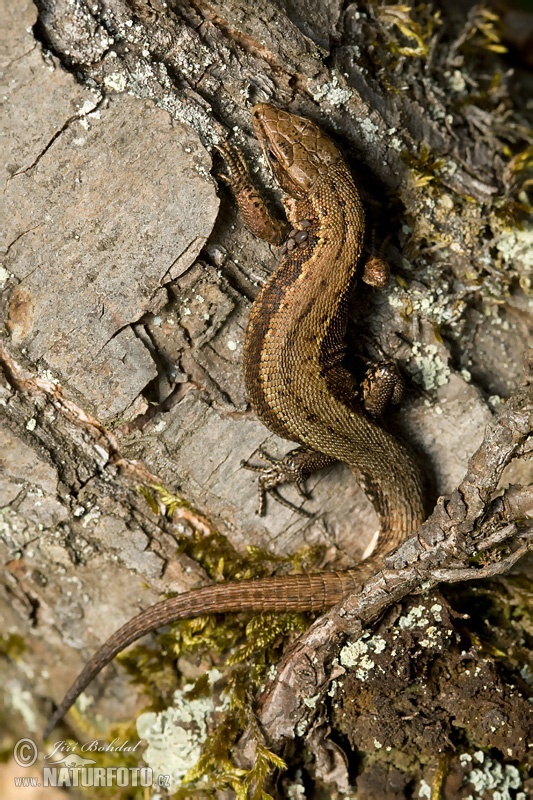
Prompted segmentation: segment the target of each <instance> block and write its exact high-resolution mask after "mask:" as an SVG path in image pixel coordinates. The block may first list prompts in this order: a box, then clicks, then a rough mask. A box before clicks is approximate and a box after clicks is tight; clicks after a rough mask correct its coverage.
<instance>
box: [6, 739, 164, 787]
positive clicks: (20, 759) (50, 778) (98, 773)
mask: <svg viewBox="0 0 533 800" xmlns="http://www.w3.org/2000/svg"><path fill="white" fill-rule="evenodd" d="M117 742H118V739H115V740H113V742H111V743H109V744H102V743H101V742H100V741H99V740H95V741H93V742H86V743H85V744H83V745H79V744H78V743H77V742H74V743H67V742H65V741H60V742H56V744H55V746H54V748H53V750H52V752H51V753H49V754H47V755H45V756H44V764H43V767H42V778H41V780H40V781H39V778H37V777H35V776H31V777H29V776H17V777H15V778H14V782H15V786H20V787H23V786H25V787H27V786H33V787H38V786H54V787H60V788H63V787H83V788H88V787H89V788H90V787H98V788H100V787H114V786H116V787H120V788H123V787H128V786H133V787H136V786H142V787H148V786H154V785H156V784H157V785H158V786H168V785H169V780H170V779H169V776H168V775H159V776H158V779H157V781H156V782H154V775H153V770H152V769H151V768H150V767H98V766H94V765H95V764H96V761H95V759H94V758H90V757H89V758H87V757H86V756H83V755H81V754H80V753H79V752H76V751H77V750H81V751H84V752H89V753H90V752H110V751H111V752H113V751H114V752H116V751H119V752H132V751H135V750H136V749H137V748H138V747H139V745H140V744H141V742H140V741H139V742H137V744H136V745H129V743H128V742H125V743H123V744H120V743H119V744H117ZM13 757H14V759H15V762H16V763H17V764H18V766H19V767H22V768H23V769H28V768H29V767H32V766H33V765H34V764H35V763H36V761H37V758H38V757H39V750H38V747H37V745H36V743H35V742H34V741H33V739H28V738H25V739H19V741H18V742H17V743H16V745H15V747H14V748H13Z"/></svg>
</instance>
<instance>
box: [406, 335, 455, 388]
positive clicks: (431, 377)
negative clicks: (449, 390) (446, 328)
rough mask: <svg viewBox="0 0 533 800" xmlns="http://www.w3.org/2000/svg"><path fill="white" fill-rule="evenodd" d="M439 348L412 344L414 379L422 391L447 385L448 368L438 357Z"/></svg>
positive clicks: (430, 345)
mask: <svg viewBox="0 0 533 800" xmlns="http://www.w3.org/2000/svg"><path fill="white" fill-rule="evenodd" d="M438 352H439V348H438V347H437V345H435V344H422V343H421V342H414V344H413V347H412V350H411V359H412V364H413V365H414V367H415V378H416V380H417V381H418V383H420V384H422V386H423V387H424V389H427V390H430V389H438V387H439V386H444V385H445V384H447V383H448V380H449V377H450V368H449V366H448V364H445V363H444V361H443V360H442V358H441V357H440V356H439V355H438Z"/></svg>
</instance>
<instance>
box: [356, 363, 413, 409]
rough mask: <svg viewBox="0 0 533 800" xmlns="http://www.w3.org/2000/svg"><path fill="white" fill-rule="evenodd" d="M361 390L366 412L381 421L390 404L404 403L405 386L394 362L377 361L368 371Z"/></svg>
mask: <svg viewBox="0 0 533 800" xmlns="http://www.w3.org/2000/svg"><path fill="white" fill-rule="evenodd" d="M361 389H362V393H363V404H364V407H365V411H366V412H367V414H370V416H371V417H374V418H375V419H379V417H382V416H383V414H384V412H385V409H386V408H387V406H388V405H389V403H394V404H396V403H400V402H401V401H402V399H403V396H404V392H405V384H404V381H403V378H402V376H401V374H400V370H399V369H398V367H397V366H396V364H395V363H394V361H377V362H376V363H374V364H372V365H371V366H370V367H369V368H368V369H367V371H366V374H365V377H364V380H363V383H362V385H361Z"/></svg>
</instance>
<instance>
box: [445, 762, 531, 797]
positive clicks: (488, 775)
mask: <svg viewBox="0 0 533 800" xmlns="http://www.w3.org/2000/svg"><path fill="white" fill-rule="evenodd" d="M479 753H481V756H482V757H483V761H482V766H480V767H474V769H472V770H471V771H470V772H469V773H468V774H467V775H466V776H465V783H470V784H472V786H473V787H474V791H475V794H470V795H468V797H466V798H465V799H464V800H485V798H487V800H488V798H491V800H512V798H513V797H515V798H516V800H526V795H525V794H524V792H518V793H517V794H514V791H516V789H520V787H521V786H522V781H521V779H520V773H519V772H518V770H517V768H516V767H514V766H513V765H512V764H500V763H499V761H495V760H494V759H492V758H490V756H487V755H485V754H484V753H482V752H481V751H479ZM479 753H474V758H475V760H476V761H478V762H479ZM466 756H468V754H466V753H465V754H464V755H463V756H460V757H459V760H460V761H461V763H462V764H463V766H468V765H469V763H472V758H471V756H468V758H466ZM511 790H513V794H511ZM488 792H491V794H488Z"/></svg>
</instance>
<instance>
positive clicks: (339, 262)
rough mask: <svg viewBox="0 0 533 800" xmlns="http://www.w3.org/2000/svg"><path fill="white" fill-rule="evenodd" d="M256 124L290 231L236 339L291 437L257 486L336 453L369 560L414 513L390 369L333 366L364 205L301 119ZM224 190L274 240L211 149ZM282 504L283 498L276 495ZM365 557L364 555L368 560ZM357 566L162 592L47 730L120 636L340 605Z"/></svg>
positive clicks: (271, 115) (361, 269) (334, 154)
mask: <svg viewBox="0 0 533 800" xmlns="http://www.w3.org/2000/svg"><path fill="white" fill-rule="evenodd" d="M253 124H254V129H255V132H256V134H257V137H258V139H259V142H260V144H261V146H262V149H263V152H264V154H265V156H266V158H267V159H268V161H269V163H270V166H271V169H272V171H273V173H274V177H275V178H276V180H277V182H278V184H279V185H280V187H281V189H282V191H283V196H284V205H285V209H286V212H287V217H288V220H289V222H290V223H291V225H292V230H291V231H290V232H289V234H288V238H287V239H286V242H285V244H284V246H283V248H282V253H281V261H280V265H279V268H278V270H277V271H276V272H275V273H274V275H273V276H272V277H271V278H270V280H269V281H268V282H267V283H266V284H265V286H264V287H263V289H262V290H261V291H260V293H259V295H258V297H257V299H256V300H255V302H254V304H253V306H252V310H251V313H250V321H249V324H248V329H247V333H246V340H245V346H244V355H243V361H244V377H245V383H246V389H247V393H248V398H249V400H250V403H251V405H252V408H253V409H254V411H255V412H256V414H257V416H258V417H259V419H260V420H261V421H262V422H263V423H264V424H265V425H266V426H267V427H268V428H269V429H270V430H271V431H273V432H274V433H276V434H278V435H279V436H282V437H284V438H285V439H289V440H291V441H294V442H296V443H298V445H299V446H298V448H296V449H295V450H293V451H291V452H290V453H289V454H288V455H286V456H285V458H283V459H281V460H280V461H275V460H273V459H269V460H270V464H271V465H270V467H268V468H265V469H264V470H263V474H262V475H261V477H260V481H259V485H260V496H261V503H260V511H262V510H263V507H264V495H265V492H266V491H270V492H276V489H277V487H278V486H279V485H281V484H284V483H288V482H291V481H292V482H295V483H296V485H297V486H298V487H299V488H300V489H301V482H302V480H303V479H304V478H305V477H306V476H307V475H309V474H310V473H311V472H312V471H314V470H316V469H320V468H322V467H324V466H326V465H328V464H331V463H333V462H334V461H343V462H345V463H346V464H347V465H348V466H349V467H350V468H351V469H352V470H353V472H354V473H355V475H356V478H357V479H358V481H359V482H360V483H361V484H362V486H363V488H364V489H365V491H366V493H367V494H368V496H369V498H370V499H371V500H372V502H373V504H374V508H375V510H376V512H377V514H378V517H379V519H380V523H381V531H380V536H379V540H378V545H377V548H376V554H375V557H376V559H377V562H378V563H379V558H380V557H381V556H382V555H383V554H384V553H386V552H387V551H389V550H390V549H391V548H393V547H394V546H396V545H397V544H399V543H400V542H401V541H402V540H403V539H404V538H406V537H407V536H408V535H409V534H411V533H413V532H414V531H415V530H416V529H417V528H418V527H419V525H420V524H421V523H422V522H423V520H424V498H423V490H422V481H421V477H420V472H419V470H418V468H417V466H416V464H415V462H414V461H413V459H412V457H411V455H410V452H409V451H408V450H407V448H406V447H405V446H404V445H403V444H402V443H401V442H400V441H399V440H398V439H396V438H395V437H393V436H392V435H391V434H390V433H388V432H387V431H386V430H385V429H384V428H383V427H382V425H381V424H380V423H379V421H378V419H377V418H378V417H379V416H381V413H382V411H383V410H384V407H385V406H386V405H387V403H388V402H389V400H392V401H396V400H397V399H398V394H399V393H398V383H397V380H396V375H397V373H396V372H395V369H394V368H393V367H391V365H389V364H387V363H381V364H378V365H377V366H376V367H374V368H372V369H371V370H370V371H369V373H368V374H367V379H366V380H365V381H364V382H363V386H362V388H361V387H359V386H358V385H357V384H356V382H355V380H354V378H353V377H352V375H351V373H349V372H348V371H347V370H346V369H345V368H344V367H343V364H342V361H343V356H344V349H345V348H344V335H345V330H346V324H347V308H348V300H349V298H350V295H351V293H352V291H353V288H354V283H355V278H356V276H357V274H360V275H361V277H362V278H363V280H364V281H366V282H368V283H371V284H372V285H383V284H384V283H385V282H386V280H387V278H388V273H387V270H386V267H385V266H384V265H383V263H382V262H381V261H380V260H379V259H377V258H371V259H370V260H369V261H368V262H367V263H366V264H364V265H362V264H361V261H362V250H363V235H364V214H363V208H362V205H361V200H360V197H359V192H358V190H357V187H356V185H355V183H354V180H353V178H352V176H351V174H350V171H349V169H348V167H347V165H346V163H345V161H344V159H343V157H342V155H341V153H340V151H339V149H338V148H337V146H336V145H335V144H334V143H333V141H332V140H331V139H330V138H329V137H328V136H326V135H325V134H324V133H323V132H322V131H321V130H320V128H318V127H317V126H316V125H315V124H314V123H312V122H311V121H309V120H307V119H304V118H302V117H299V116H296V115H294V114H290V113H288V112H286V111H282V110H280V109H278V108H275V107H274V106H271V105H267V104H264V103H261V104H258V105H256V106H255V108H254V110H253ZM222 152H223V155H224V157H225V160H226V163H227V165H228V168H229V170H230V172H231V177H230V178H226V180H228V181H229V182H231V184H232V187H233V190H234V193H235V197H236V200H237V202H238V205H239V207H240V209H241V211H242V213H243V216H244V219H245V221H246V223H247V225H248V227H250V228H251V230H252V231H253V232H255V233H256V234H258V235H260V236H262V237H264V238H266V239H267V240H268V241H270V242H272V243H275V244H280V243H281V242H282V241H283V239H284V238H285V235H286V234H285V230H286V228H287V227H288V226H286V225H284V224H283V223H280V222H279V221H277V220H275V219H274V218H273V217H271V216H270V214H269V213H268V211H267V209H266V206H265V205H264V203H263V201H262V200H261V198H260V197H259V195H258V194H257V192H256V191H255V189H253V187H252V186H251V183H250V180H249V177H248V172H247V169H246V166H245V164H244V162H243V160H242V158H241V157H240V155H239V154H237V153H235V152H234V151H232V150H231V149H229V148H228V147H227V146H226V147H224V148H223V150H222ZM285 502H286V501H285ZM373 560H374V559H373ZM361 575H362V572H361V569H360V568H358V567H356V568H354V569H351V570H347V571H345V572H325V573H322V574H320V573H316V574H311V575H287V576H277V577H276V576H275V577H271V578H265V579H260V580H252V581H243V582H233V583H228V584H219V585H215V586H208V587H204V588H200V589H195V590H192V591H190V592H186V593H184V594H181V595H178V596H177V597H172V598H170V599H167V600H163V601H161V602H159V603H156V604H155V605H153V606H151V607H150V608H148V609H146V610H145V611H142V612H141V613H140V614H138V615H137V616H136V617H134V618H133V619H132V620H130V621H129V622H127V623H126V624H125V625H123V626H122V627H121V628H120V629H119V630H118V631H117V632H116V633H114V634H113V636H111V638H110V639H109V640H108V641H107V642H106V643H105V644H104V645H103V646H102V647H101V648H100V650H98V652H97V653H96V654H95V655H94V656H93V657H92V658H91V659H90V660H89V661H88V662H87V664H86V665H85V667H84V669H83V670H82V672H81V673H80V675H79V676H78V678H77V679H76V681H75V682H74V684H73V685H72V687H71V688H70V689H69V691H68V692H67V694H66V696H65V698H64V699H63V701H62V702H61V703H60V705H59V707H58V708H57V710H56V712H55V713H54V715H53V716H52V718H51V720H50V723H49V725H48V726H47V728H46V731H45V734H44V737H45V738H46V737H47V736H48V735H49V734H50V732H51V730H52V729H53V727H54V726H55V725H56V724H57V722H58V721H59V720H60V719H61V718H62V717H63V716H64V714H65V713H66V712H67V711H68V709H69V708H70V707H71V705H72V704H73V703H74V701H75V700H76V699H77V697H78V696H79V694H80V693H81V692H82V691H83V690H84V689H85V687H86V686H87V685H88V684H89V683H90V681H92V679H93V678H94V677H95V676H96V675H97V673H98V672H100V670H101V669H102V667H104V666H105V665H106V664H107V663H108V662H109V661H111V660H112V659H113V658H114V656H115V655H117V653H119V652H120V651H121V650H122V649H123V648H124V647H126V646H127V645H129V644H131V643H132V642H134V641H135V640H136V639H138V638H140V637H141V636H144V635H145V634H146V633H148V632H150V631H152V630H154V629H156V628H159V627H161V626H162V625H166V624H168V623H170V622H173V621H175V620H178V619H183V618H186V617H192V616H196V615H199V614H210V613H219V612H224V611H242V610H249V611H265V610H268V611H303V610H309V611H315V610H321V609H325V608H328V607H330V606H332V605H334V604H335V603H337V602H339V601H340V600H341V599H342V598H343V597H344V596H345V595H347V594H348V593H349V592H350V591H353V590H354V589H355V588H356V587H357V586H359V585H360V583H361Z"/></svg>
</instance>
